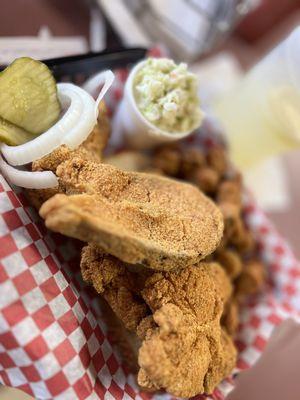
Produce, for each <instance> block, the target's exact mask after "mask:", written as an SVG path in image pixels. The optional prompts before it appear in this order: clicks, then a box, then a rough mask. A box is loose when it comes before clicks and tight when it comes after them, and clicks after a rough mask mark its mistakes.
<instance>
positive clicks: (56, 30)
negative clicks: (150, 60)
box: [0, 0, 300, 257]
mask: <svg viewBox="0 0 300 400" xmlns="http://www.w3.org/2000/svg"><path fill="white" fill-rule="evenodd" d="M299 24H300V0H241V1H236V0H214V1H211V0H172V1H171V0H163V1H161V0H114V1H111V0H95V1H87V0H72V1H71V0H1V13H0V63H1V64H7V63H9V62H10V61H12V60H13V59H14V58H15V57H17V56H20V55H31V56H33V57H36V58H40V59H45V58H50V57H58V56H63V55H71V54H80V53H86V52H88V51H101V50H103V49H105V48H109V49H113V48H118V47H120V46H125V47H132V46H140V47H147V48H148V47H152V46H155V45H157V44H159V45H160V46H161V47H162V48H163V49H164V51H166V52H167V53H168V54H170V55H171V56H172V57H174V58H176V59H178V60H183V61H187V62H189V63H190V65H191V66H192V69H193V70H194V71H195V72H196V73H197V74H198V75H199V79H200V83H201V88H200V90H201V93H200V95H201V97H202V98H203V99H204V101H205V102H207V103H208V104H210V103H211V102H213V101H214V100H215V99H216V98H218V97H220V96H223V98H226V97H225V96H226V93H229V92H230V90H231V89H232V87H234V86H235V85H237V82H238V81H239V80H240V79H241V78H242V76H243V74H244V73H245V71H247V70H248V69H250V68H251V67H252V66H253V65H255V64H256V63H257V61H258V60H259V59H260V58H261V57H263V56H264V55H265V54H266V53H268V52H269V51H270V49H272V48H273V47H274V46H275V45H276V44H277V43H278V42H280V41H281V40H282V39H283V38H284V37H286V36H287V34H288V33H289V32H290V31H292V30H293V28H295V27H296V26H297V25H299ZM254 167H255V168H251V171H248V170H245V175H246V179H247V182H248V186H249V187H250V189H251V190H252V191H253V192H254V193H255V195H256V198H257V200H258V202H259V203H260V205H261V206H262V207H263V208H264V210H265V211H266V212H267V214H268V215H269V216H270V217H271V219H272V220H273V221H274V223H275V224H276V226H277V228H278V229H279V231H280V232H281V233H282V234H283V235H284V236H285V237H287V238H288V239H289V241H290V243H291V245H292V247H293V250H294V251H295V253H296V254H297V255H298V257H300V246H299V232H300V230H299V227H298V222H299V221H300V210H299V207H298V205H299V204H300V183H299V180H298V171H299V169H300V150H297V148H296V146H295V149H294V150H292V151H289V152H285V154H283V155H280V156H277V157H275V158H274V157H273V158H272V159H270V160H268V161H267V162H265V163H264V165H259V166H258V165H257V166H255V165H254Z"/></svg>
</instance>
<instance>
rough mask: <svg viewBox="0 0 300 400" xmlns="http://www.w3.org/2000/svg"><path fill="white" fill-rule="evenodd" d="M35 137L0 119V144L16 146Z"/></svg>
mask: <svg viewBox="0 0 300 400" xmlns="http://www.w3.org/2000/svg"><path fill="white" fill-rule="evenodd" d="M34 137H35V136H34V135H33V134H32V133H29V132H27V131H25V129H22V128H19V127H18V126H16V125H13V124H11V123H10V122H8V121H6V120H5V119H3V118H0V142H3V143H6V144H9V145H10V146H17V145H18V144H23V143H26V142H28V141H29V140H32V139H33V138H34Z"/></svg>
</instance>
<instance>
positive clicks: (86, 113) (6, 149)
mask: <svg viewBox="0 0 300 400" xmlns="http://www.w3.org/2000/svg"><path fill="white" fill-rule="evenodd" d="M95 79H96V81H97V85H98V86H100V84H104V85H103V88H102V89H101V91H100V93H99V95H98V97H97V99H96V101H95V100H94V99H93V98H92V96H91V95H90V94H89V93H88V92H87V91H86V90H84V89H81V88H80V87H78V86H76V85H73V84H71V83H59V84H58V85H57V91H58V97H59V100H60V102H61V104H62V107H66V106H68V105H69V104H70V106H69V107H68V109H67V111H66V112H65V114H64V115H63V116H62V118H61V119H60V120H59V121H58V122H57V123H56V124H55V125H53V126H52V127H51V128H50V129H48V130H47V131H46V132H44V133H43V134H41V135H39V136H37V137H36V138H35V139H33V140H31V141H29V142H27V143H24V144H22V145H19V146H8V145H6V144H4V143H2V144H1V143H0V153H2V154H3V155H4V156H5V159H6V160H7V162H8V163H9V164H11V165H14V166H16V165H25V164H28V163H31V162H33V161H35V160H37V159H40V158H42V157H44V156H46V155H47V154H50V153H51V152H52V151H53V150H55V149H56V148H58V147H59V146H61V145H62V144H66V145H67V146H68V147H70V148H71V149H74V148H76V147H77V146H79V145H80V144H81V143H82V142H83V141H84V140H85V139H86V138H87V137H88V136H89V134H90V133H91V131H92V130H93V128H94V126H95V124H96V123H97V117H98V114H99V103H100V102H101V100H102V99H103V97H104V95H105V94H106V92H107V91H108V89H109V88H110V86H111V85H112V83H113V81H114V74H113V73H112V71H105V72H102V73H100V74H97V75H96V76H95V77H94V78H92V79H91V80H90V81H88V82H87V83H86V85H87V87H91V82H93V86H94V87H95V82H96V81H95ZM89 82H90V83H89ZM7 162H6V161H5V160H4V159H3V158H2V157H1V155H0V170H1V172H2V173H3V175H4V176H5V177H7V179H8V180H9V181H10V182H11V183H13V184H14V185H17V186H21V187H25V188H29V189H45V188H50V187H55V186H57V185H58V180H57V178H56V176H55V174H54V173H53V172H51V171H41V172H40V171H37V172H30V171H23V170H19V169H17V168H13V167H12V166H11V165H9V164H8V163H7Z"/></svg>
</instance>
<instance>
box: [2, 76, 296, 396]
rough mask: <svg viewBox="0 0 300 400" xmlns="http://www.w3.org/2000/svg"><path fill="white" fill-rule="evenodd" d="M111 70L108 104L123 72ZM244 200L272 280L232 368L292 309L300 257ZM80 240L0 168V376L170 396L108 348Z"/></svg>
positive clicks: (41, 389) (92, 392) (61, 389)
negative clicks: (144, 387)
mask: <svg viewBox="0 0 300 400" xmlns="http://www.w3.org/2000/svg"><path fill="white" fill-rule="evenodd" d="M117 78H118V79H117V81H116V84H115V86H114V88H113V90H112V91H111V93H110V98H109V99H108V103H109V106H110V108H111V109H113V108H114V106H115V104H116V102H117V101H119V99H120V98H121V96H122V88H123V83H124V80H125V79H126V72H125V71H117ZM245 205H246V220H247V223H248V226H249V227H250V229H251V230H252V231H253V233H254V235H255V237H256V240H257V241H258V243H259V255H260V257H261V259H262V260H263V261H264V262H265V264H266V267H267V269H268V271H267V272H268V276H269V277H270V279H269V280H270V281H269V284H268V288H267V290H266V291H265V292H264V293H263V294H260V295H257V296H254V297H252V298H251V299H250V300H249V302H248V303H247V304H246V305H245V306H244V307H243V309H242V314H241V324H240V328H239V332H238V337H237V346H238V348H239V351H240V353H239V360H238V365H237V369H236V371H235V372H237V371H238V370H240V369H244V368H248V367H249V366H251V365H252V364H253V363H254V362H255V361H256V360H257V358H258V357H259V355H260V354H261V352H262V350H263V348H264V346H265V344H266V341H267V340H268V337H269V336H270V334H271V332H272V330H273V329H274V327H275V326H276V325H277V324H278V323H280V322H281V321H282V320H283V319H286V318H287V317H289V316H293V317H295V318H298V317H299V311H300V264H299V262H298V261H297V260H296V259H295V257H294V255H293V253H292V251H291V249H290V248H289V246H288V245H287V243H286V242H285V240H284V239H283V238H282V237H280V236H279V234H278V233H277V232H276V230H275V228H274V226H273V225H272V224H271V223H270V221H269V220H268V219H267V218H266V216H265V215H264V214H263V212H262V211H261V210H260V209H259V208H258V207H257V205H256V204H255V202H254V201H253V199H252V198H251V197H250V196H248V197H247V198H245ZM81 246H82V244H81V243H80V242H78V241H76V240H72V239H69V238H66V237H63V236H61V235H58V234H54V233H52V232H49V231H47V230H46V228H45V226H44V225H43V222H42V221H41V220H40V218H39V217H38V215H37V213H36V212H35V211H34V209H33V208H32V207H31V206H30V205H29V204H28V201H27V199H26V197H25V195H24V193H23V191H16V190H15V189H14V190H13V189H12V188H11V187H10V186H9V185H8V183H7V182H6V181H5V180H4V178H3V177H2V176H1V175H0V382H1V383H2V384H4V385H7V386H12V387H15V388H19V389H21V390H23V391H24V392H26V393H28V394H30V395H32V396H33V397H34V398H36V399H55V400H74V399H79V400H84V399H95V400H96V399H116V400H120V399H148V398H149V399H150V398H152V397H155V398H157V399H158V398H159V399H162V398H163V399H171V397H170V396H169V395H161V394H160V395H156V396H151V395H150V394H146V393H143V392H141V391H140V390H139V388H138V387H137V385H136V382H135V379H134V377H133V376H132V375H130V374H129V373H128V370H127V369H126V365H124V364H123V362H122V360H121V358H120V356H119V354H118V351H117V349H115V348H113V346H112V344H111V339H110V337H109V334H108V333H107V329H106V326H105V323H104V322H103V319H102V315H101V307H100V303H99V299H98V298H97V295H96V294H95V292H94V291H93V289H92V288H90V287H87V286H86V285H85V284H84V283H83V282H82V279H81V277H80V271H79V255H80V249H81ZM232 385H233V376H232V377H229V378H228V379H226V380H225V381H224V382H223V383H221V384H220V386H219V387H218V388H217V389H216V390H215V392H214V394H213V395H212V396H211V397H210V398H212V399H215V400H217V399H219V400H221V399H224V396H225V395H226V393H228V392H229V391H230V389H231V388H232ZM196 398H197V399H198V400H200V399H204V398H205V396H197V397H196Z"/></svg>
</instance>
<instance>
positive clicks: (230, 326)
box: [221, 298, 239, 336]
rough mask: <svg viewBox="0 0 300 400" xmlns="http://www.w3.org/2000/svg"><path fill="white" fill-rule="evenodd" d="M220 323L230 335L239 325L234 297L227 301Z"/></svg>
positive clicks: (237, 308)
mask: <svg viewBox="0 0 300 400" xmlns="http://www.w3.org/2000/svg"><path fill="white" fill-rule="evenodd" d="M221 323H222V326H224V328H225V330H226V332H227V333H228V334H229V335H230V336H234V335H235V333H236V331H237V329H238V325H239V305H238V302H237V301H236V299H235V298H232V299H230V300H229V301H228V302H227V304H226V306H225V309H224V313H223V315H222V319H221Z"/></svg>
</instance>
